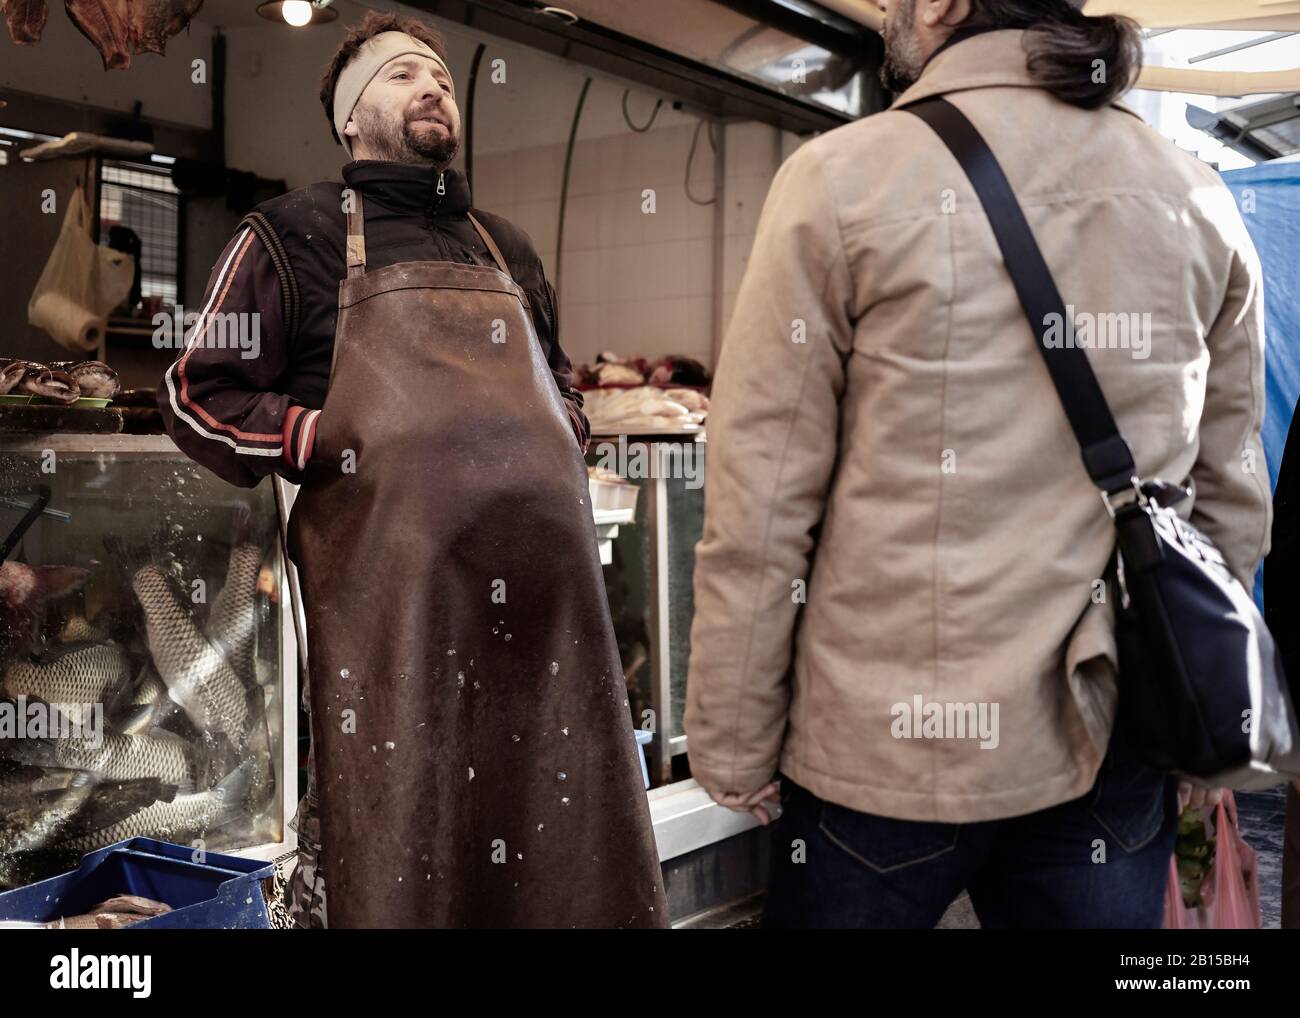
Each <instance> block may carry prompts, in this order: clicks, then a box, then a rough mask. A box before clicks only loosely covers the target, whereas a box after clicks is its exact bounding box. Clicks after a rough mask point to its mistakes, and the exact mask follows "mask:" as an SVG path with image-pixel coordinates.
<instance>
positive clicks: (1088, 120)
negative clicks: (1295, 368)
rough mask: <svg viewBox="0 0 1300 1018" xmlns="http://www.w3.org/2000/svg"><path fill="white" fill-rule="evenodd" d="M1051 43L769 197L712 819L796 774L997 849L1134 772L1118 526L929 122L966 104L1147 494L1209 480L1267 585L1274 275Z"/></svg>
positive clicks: (755, 256)
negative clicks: (1045, 58) (1267, 353)
mask: <svg viewBox="0 0 1300 1018" xmlns="http://www.w3.org/2000/svg"><path fill="white" fill-rule="evenodd" d="M1021 38H1022V33H1021V32H1019V31H1001V32H994V33H990V34H986V35H981V36H976V37H974V38H970V39H967V40H964V41H962V42H959V43H957V44H956V45H954V46H952V47H950V48H948V49H947V50H945V51H944V52H942V53H940V54H939V55H938V56H937V57H936V58H935V59H934V60H933V61H932V62H931V63H930V65H929V66H928V68H927V69H926V70H925V73H924V74H923V76H922V77H921V79H920V81H919V82H918V83H917V84H916V85H915V86H913V88H911V89H910V90H909V91H908V92H906V93H905V94H904V95H903V96H901V97H900V99H899V101H898V103H897V104H896V105H895V107H894V108H893V109H891V110H890V111H888V112H885V113H881V114H879V115H876V116H872V117H868V118H866V119H864V120H861V121H858V122H856V123H853V124H850V125H848V126H845V127H842V128H839V129H837V130H835V131H831V132H830V133H828V134H825V135H823V136H821V137H819V138H817V139H815V140H813V141H810V142H809V143H807V144H805V145H804V146H803V147H802V148H800V149H799V150H798V151H797V152H796V153H795V154H794V155H793V156H792V157H791V158H790V159H789V160H788V161H787V162H786V163H785V165H784V166H783V167H782V168H781V170H780V172H779V173H778V174H777V176H776V179H775V180H774V182H773V184H772V188H771V191H770V193H769V195H768V198H767V201H766V203H765V205H764V208H763V212H762V216H761V218H760V224H759V227H758V237H757V240H756V241H755V244H754V249H753V252H752V255H751V259H750V263H749V266H748V269H747V272H746V275H745V278H744V282H743V284H742V286H741V290H740V294H739V296H738V299H737V302H736V309H735V312H734V316H733V318H732V320H731V323H730V327H729V329H728V331H727V335H726V338H725V341H724V344H723V347H722V352H721V357H720V360H719V364H718V368H717V380H716V383H715V386H714V392H713V405H712V412H711V414H710V417H709V422H708V437H709V443H708V455H707V468H706V483H705V492H706V496H707V497H706V519H705V526H704V536H703V539H702V540H701V542H700V544H699V546H698V548H697V558H696V566H695V610H696V615H695V621H694V625H693V628H692V630H691V660H690V674H689V680H688V684H687V709H686V720H685V725H686V731H687V734H688V737H689V751H690V761H691V768H692V771H693V773H694V775H695V776H696V778H697V779H698V780H699V781H700V782H701V783H702V784H703V785H705V786H706V787H707V788H709V789H710V790H711V791H735V792H747V791H753V790H755V789H757V788H759V787H760V786H761V785H762V784H763V783H764V782H766V781H767V780H768V779H770V778H771V777H772V776H773V774H774V772H775V771H776V770H777V768H778V766H779V768H780V769H781V770H782V771H784V772H785V773H786V774H788V775H789V776H790V777H791V778H793V779H794V780H795V781H797V782H799V783H800V784H802V785H804V786H806V787H808V788H809V789H811V790H812V791H813V792H815V793H816V794H818V795H819V796H821V797H823V798H825V799H828V800H830V801H832V802H835V803H839V804H841V805H844V806H847V807H850V808H852V809H857V810H866V811H870V812H873V813H878V814H883V815H886V816H891V817H898V818H903V819H911V820H937V821H944V822H966V821H979V820H989V819H995V818H1000V817H1007V816H1014V815H1018V814H1023V813H1027V812H1030V811H1033V810H1037V809H1042V808H1045V807H1048V806H1051V805H1053V804H1056V803H1060V802H1063V801H1066V800H1068V799H1072V798H1075V797H1077V796H1080V795H1082V794H1083V793H1084V792H1086V791H1087V790H1088V788H1089V787H1090V786H1091V784H1092V782H1093V780H1094V777H1095V775H1096V772H1097V768H1098V766H1099V764H1100V762H1101V759H1102V756H1103V754H1104V752H1105V748H1106V745H1107V742H1108V740H1109V735H1110V730H1111V725H1112V720H1113V715H1114V703H1115V688H1116V686H1115V683H1116V672H1115V666H1114V662H1115V644H1114V632H1113V629H1114V613H1113V608H1112V606H1111V605H1110V604H1109V603H1106V602H1105V601H1102V602H1101V603H1097V597H1098V594H1097V591H1098V589H1099V584H1098V583H1097V581H1098V580H1099V579H1100V578H1101V577H1102V575H1103V573H1104V571H1105V568H1106V564H1107V560H1108V558H1109V557H1110V555H1111V551H1112V548H1113V544H1114V541H1113V530H1112V524H1111V521H1110V518H1109V517H1108V516H1107V513H1106V510H1105V508H1104V506H1103V503H1102V500H1101V498H1100V497H1099V495H1098V493H1097V491H1096V489H1095V488H1093V486H1092V485H1091V483H1090V482H1089V480H1088V476H1087V474H1086V473H1085V472H1084V468H1083V464H1082V461H1081V459H1080V454H1079V449H1078V446H1077V445H1076V443H1075V439H1074V437H1073V435H1072V433H1071V432H1070V430H1069V428H1068V426H1067V423H1066V419H1065V416H1064V413H1063V411H1062V409H1061V405H1060V403H1059V401H1058V399H1057V396H1056V393H1055V391H1054V390H1053V388H1052V386H1051V383H1050V381H1049V379H1048V375H1047V370H1046V368H1045V367H1044V365H1043V362H1042V356H1041V354H1040V353H1039V351H1038V349H1037V348H1036V346H1035V341H1034V338H1033V336H1032V334H1031V332H1030V328H1029V325H1028V323H1027V322H1026V320H1025V318H1024V315H1023V312H1022V311H1021V308H1020V306H1019V304H1018V303H1017V300H1016V297H1015V293H1014V291H1013V290H1012V287H1011V284H1010V282H1009V279H1008V277H1007V275H1006V270H1005V268H1004V266H1003V264H1002V261H1001V257H1000V255H999V253H998V250H997V247H996V244H995V241H994V238H993V234H992V232H991V230H990V228H989V226H988V221H987V219H986V218H985V216H984V213H983V211H982V209H981V207H980V204H979V201H978V199H977V198H976V197H975V194H974V191H973V190H972V188H971V186H970V184H969V183H968V181H967V179H966V177H965V175H964V173H963V172H962V170H961V168H960V167H959V166H958V164H957V163H956V161H955V160H954V159H953V158H952V157H951V155H950V154H949V153H948V151H947V149H946V148H945V147H944V145H943V143H942V142H941V141H940V140H939V139H938V137H937V136H936V135H934V134H933V133H932V132H931V130H930V128H929V127H927V126H926V125H925V124H923V123H922V122H921V121H920V120H918V119H917V118H915V117H913V116H912V115H911V114H908V113H906V112H902V111H901V109H900V107H904V106H906V105H907V104H908V103H909V102H912V101H915V100H917V99H920V98H922V97H925V96H930V95H936V94H945V95H947V96H948V98H949V99H950V100H951V101H952V102H953V103H954V104H955V105H957V106H958V107H960V109H961V110H962V111H963V112H964V113H965V114H966V115H967V116H968V117H969V118H970V119H971V120H972V121H973V122H974V124H975V126H976V127H977V128H978V129H979V130H980V131H981V133H983V135H984V136H985V138H986V139H987V140H988V142H989V145H990V146H991V147H992V149H993V151H994V152H995V153H996V155H997V157H998V159H999V160H1000V161H1001V163H1002V165H1003V167H1004V169H1005V171H1006V173H1007V176H1008V178H1009V179H1010V181H1011V184H1012V186H1013V187H1014V189H1015V191H1016V193H1017V195H1018V196H1019V198H1020V201H1021V203H1022V205H1023V206H1024V208H1025V212H1026V216H1027V218H1028V219H1029V222H1030V225H1031V226H1032V228H1033V230H1034V233H1035V235H1036V236H1037V238H1038V242H1039V244H1040V246H1041V247H1042V249H1043V253H1044V256H1045V257H1046V259H1047V262H1048V264H1049V265H1050V266H1051V268H1052V271H1053V273H1054V275H1055V277H1056V280H1057V283H1058V285H1059V288H1060V290H1061V293H1062V295H1063V297H1064V298H1065V300H1066V302H1067V303H1068V304H1070V305H1072V306H1073V312H1074V313H1075V315H1076V322H1075V323H1074V324H1075V326H1076V329H1077V332H1076V339H1075V342H1077V343H1078V344H1079V345H1082V346H1085V347H1086V346H1088V345H1089V344H1090V343H1091V344H1092V348H1091V349H1089V350H1088V355H1089V360H1090V362H1091V363H1092V365H1093V367H1094V369H1095V371H1096V373H1097V375H1098V378H1099V380H1100V382H1101V386H1102V389H1103V391H1104V393H1105V395H1106V397H1107V399H1108V400H1109V402H1110V405H1111V408H1112V409H1113V411H1114V413H1115V417H1116V419H1117V420H1118V422H1119V425H1120V428H1121V430H1122V432H1123V433H1124V435H1125V436H1126V437H1127V439H1128V440H1129V443H1130V445H1132V447H1133V450H1134V454H1135V456H1136V458H1137V464H1138V468H1139V470H1140V471H1141V473H1142V475H1143V476H1144V477H1147V476H1152V475H1155V476H1159V477H1162V478H1165V479H1168V480H1174V481H1184V480H1186V479H1189V478H1190V481H1191V482H1192V483H1193V484H1194V486H1195V503H1194V506H1193V507H1192V508H1191V513H1190V515H1191V518H1192V520H1193V521H1194V522H1195V523H1196V524H1197V525H1199V526H1200V527H1202V528H1203V529H1204V530H1205V531H1206V533H1207V534H1208V535H1209V536H1210V537H1211V538H1212V539H1214V540H1215V541H1216V542H1217V543H1218V544H1219V546H1220V547H1221V548H1222V550H1223V552H1224V554H1225V556H1226V557H1227V560H1228V562H1229V564H1230V565H1231V567H1232V569H1233V571H1234V573H1235V574H1236V575H1237V576H1238V577H1239V579H1240V580H1241V581H1242V582H1243V583H1245V584H1250V583H1251V582H1252V576H1253V574H1254V572H1255V569H1256V566H1257V565H1258V563H1259V561H1260V559H1261V558H1262V556H1263V555H1264V553H1265V551H1266V549H1267V543H1268V533H1269V523H1270V507H1269V487H1268V478H1267V473H1266V468H1265V464H1264V454H1263V449H1262V447H1261V445H1260V439H1259V429H1260V424H1261V421H1262V417H1263V412H1264V366H1263V349H1264V347H1263V343H1264V336H1263V306H1262V297H1261V274H1260V267H1259V262H1258V258H1257V256H1256V254H1255V251H1254V248H1253V247H1252V245H1251V242H1250V240H1249V238H1248V236H1247V234H1246V230H1245V228H1244V225H1243V223H1242V221H1241V218H1240V216H1239V215H1238V212H1237V210H1236V207H1235V205H1234V203H1233V199H1232V196H1231V195H1230V193H1229V192H1228V190H1227V189H1226V187H1225V186H1224V184H1223V182H1222V180H1221V179H1220V177H1219V176H1218V174H1217V173H1216V172H1215V171H1214V170H1213V169H1212V168H1211V167H1209V166H1207V165H1204V164H1202V163H1200V162H1199V161H1197V160H1196V159H1195V158H1193V157H1192V156H1190V155H1187V154H1185V153H1183V152H1180V151H1179V150H1177V149H1176V148H1175V147H1174V146H1173V145H1172V144H1171V143H1170V142H1168V141H1166V140H1165V139H1163V138H1162V137H1160V136H1159V135H1158V134H1156V133H1155V132H1154V131H1152V130H1151V129H1150V128H1149V127H1148V126H1147V125H1146V124H1145V123H1144V122H1143V121H1142V120H1141V119H1140V118H1138V117H1137V116H1136V115H1135V114H1133V113H1132V112H1130V111H1129V110H1127V109H1125V108H1124V107H1122V106H1114V107H1110V108H1106V109H1104V110H1101V111H1095V112H1089V111H1085V110H1082V109H1078V108H1076V107H1073V106H1070V105H1067V104H1065V103H1063V102H1060V101H1058V100H1056V99H1054V98H1053V97H1052V96H1051V95H1049V94H1048V93H1047V92H1045V91H1043V90H1041V89H1038V88H1036V87H1034V86H1033V85H1032V83H1031V81H1030V78H1029V75H1028V72H1027V70H1026V68H1025V60H1024V54H1023V51H1022V48H1021ZM1116 313H1119V314H1123V315H1125V317H1124V318H1123V319H1118V318H1114V317H1111V318H1105V319H1103V318H1090V317H1089V316H1095V315H1104V314H1109V315H1112V316H1113V315H1114V314H1116ZM1130 316H1131V317H1130ZM1143 316H1147V317H1145V318H1144V317H1143ZM1130 324H1131V325H1132V326H1133V330H1132V331H1131V332H1129V333H1127V334H1125V333H1124V332H1122V331H1121V326H1122V325H1130ZM1089 337H1092V338H1091V339H1090V338H1089ZM1102 344H1107V345H1108V347H1109V348H1106V349H1101V348H1099V347H1100V346H1101V345H1102ZM819 521H820V532H819V533H818V532H817V530H816V527H817V525H818V523H819ZM805 601H806V603H803V602H805ZM932 705H938V706H937V707H934V706H932ZM981 705H983V706H981ZM918 708H919V710H918ZM935 710H941V711H942V712H943V715H944V722H945V723H944V724H942V725H940V724H938V723H937V722H935V721H934V711H935ZM927 719H928V720H929V723H926V722H927ZM962 722H964V723H965V724H966V727H965V729H963V727H962V724H961V723H962ZM981 723H982V724H981ZM981 729H982V731H981Z"/></svg>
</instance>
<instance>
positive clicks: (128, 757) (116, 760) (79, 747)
mask: <svg viewBox="0 0 1300 1018" xmlns="http://www.w3.org/2000/svg"><path fill="white" fill-rule="evenodd" d="M52 741H53V742H54V744H55V745H54V760H55V762H56V763H57V764H58V765H59V766H60V767H70V768H76V769H80V770H86V771H93V772H95V773H96V774H98V775H99V776H100V777H102V778H106V779H108V780H110V781H130V780H132V779H134V778H161V779H162V780H163V781H165V782H167V783H168V784H169V785H177V786H179V787H181V788H189V787H191V786H192V785H193V783H194V772H193V768H192V767H191V766H190V760H189V756H188V754H187V753H186V748H185V743H184V740H182V739H178V738H164V739H158V738H151V737H149V736H144V735H113V736H110V737H108V738H106V739H104V740H103V743H102V744H101V745H99V746H98V747H96V746H92V745H91V744H90V743H88V742H86V740H84V739H55V740H52Z"/></svg>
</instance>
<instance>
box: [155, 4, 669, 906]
mask: <svg viewBox="0 0 1300 1018" xmlns="http://www.w3.org/2000/svg"><path fill="white" fill-rule="evenodd" d="M321 100H322V103H323V104H324V107H325V113H326V117H327V118H328V119H329V121H330V125H331V129H332V130H333V132H334V136H335V138H336V139H337V140H338V141H339V142H340V143H341V144H342V145H343V147H344V148H345V149H346V150H347V152H348V154H349V155H350V156H352V157H353V160H352V161H351V162H349V163H348V164H347V165H346V166H344V167H343V179H344V183H342V184H340V183H337V182H333V181H329V182H321V183H316V184H311V185H309V186H307V187H303V188H299V189H298V190H295V191H292V192H290V193H289V194H287V195H284V196H283V197H280V198H275V199H273V200H271V201H268V202H263V203H262V204H261V205H259V206H258V208H257V210H256V213H255V214H253V215H251V216H249V217H247V218H246V220H245V224H244V225H242V226H241V228H240V230H239V231H238V232H237V234H236V236H235V238H234V239H233V240H232V241H231V243H230V244H229V245H228V247H227V249H226V251H225V252H224V253H223V255H222V257H221V259H220V260H219V261H218V263H217V266H216V267H215V269H214V271H213V274H212V279H211V281H210V283H209V286H208V292H207V294H206V295H205V298H204V309H203V318H202V319H200V321H199V322H198V324H197V325H196V327H195V329H194V331H193V333H191V335H190V336H189V337H188V340H187V348H186V350H185V352H184V353H183V354H182V355H181V356H180V357H179V358H178V359H177V361H176V363H175V364H174V365H173V366H172V367H171V368H170V369H169V370H168V372H167V374H166V377H165V378H164V379H163V383H162V384H161V385H160V386H159V390H158V397H159V405H160V406H161V407H162V409H163V412H164V414H165V415H166V418H167V425H168V430H169V432H170V433H171V435H172V436H173V438H175V440H176V442H177V443H178V444H179V445H180V447H181V448H182V449H184V450H185V451H186V452H187V453H189V454H190V455H191V456H193V457H194V458H195V459H197V460H198V461H199V462H201V463H204V464H206V465H208V466H209V467H211V468H212V469H213V470H214V471H216V472H217V473H219V474H221V475H222V476H223V477H225V478H227V479H228V480H230V481H233V482H235V483H239V484H249V485H251V484H255V483H256V482H257V480H258V478H259V477H260V476H262V475H264V474H266V473H269V472H272V471H274V472H277V473H281V474H283V475H284V476H286V477H288V478H289V479H291V480H296V481H299V482H301V485H302V487H301V490H300V492H299V494H298V496H297V500H296V502H295V503H294V507H293V513H292V516H291V518H290V521H289V533H288V539H289V550H290V553H291V555H292V557H293V559H294V561H295V562H296V563H297V565H298V567H299V573H300V576H301V579H302V585H303V591H304V602H305V607H306V619H307V637H308V641H307V642H308V649H309V652H310V653H309V657H308V664H309V668H310V673H311V674H310V691H311V702H312V704H313V709H312V711H311V715H312V717H311V722H312V724H311V728H312V751H313V755H314V760H313V762H314V772H315V775H316V778H317V779H318V781H315V782H313V787H312V788H310V789H309V792H308V796H307V799H306V800H305V803H304V805H303V807H301V808H300V815H299V818H298V819H299V822H300V823H299V826H300V828H301V829H305V830H306V831H307V834H308V837H307V838H305V839H304V841H305V843H306V844H307V846H308V847H307V849H306V850H305V851H304V853H303V855H305V856H306V858H303V859H302V860H301V861H302V863H303V865H301V866H300V869H299V871H298V874H297V876H298V879H297V881H296V885H295V886H296V888H297V894H296V899H297V901H296V910H297V911H298V912H299V913H300V914H302V913H305V912H307V911H311V912H312V913H313V914H314V918H315V920H316V922H317V923H319V921H320V920H321V919H322V918H325V919H327V920H328V924H329V926H331V927H375V926H386V927H414V926H426V927H427V926H435V927H444V926H494V927H514V926H545V927H570V926H621V927H627V926H664V925H666V923H667V921H668V917H667V915H666V907H665V903H664V894H663V890H662V888H661V880H660V876H659V867H658V859H657V855H656V852H655V846H654V841H653V836H652V832H651V829H650V821H649V810H648V806H647V802H646V797H645V793H644V790H643V788H642V785H641V781H640V770H639V766H638V763H637V760H636V753H637V749H636V746H635V741H634V739H633V732H632V725H631V720H630V717H629V713H628V708H627V701H626V698H625V692H624V690H623V689H622V682H621V679H622V669H621V667H620V666H619V659H618V648H617V645H616V643H615V640H614V634H613V630H612V627H611V624H610V618H609V609H608V605H607V603H606V601H605V591H604V586H603V580H602V576H601V568H600V562H599V556H598V554H597V549H596V546H595V537H594V530H593V527H592V521H591V515H590V508H589V505H588V501H589V500H588V499H587V474H586V470H585V467H584V465H583V462H582V457H581V455H580V453H579V446H580V445H581V444H583V443H585V440H586V434H587V432H586V423H585V420H584V419H583V417H582V414H581V409H580V408H581V398H580V397H579V395H578V394H577V393H576V392H574V391H573V389H572V388H571V387H570V384H569V362H568V359H567V358H566V357H565V355H564V353H563V351H562V350H561V349H560V346H559V344H558V342H557V340H556V335H555V327H556V320H555V298H554V293H553V291H552V289H551V287H550V286H549V284H548V283H547V282H546V279H545V277H544V276H543V273H542V266H541V262H540V260H539V259H538V256H537V254H536V252H535V251H534V250H533V247H532V245H531V243H530V242H529V240H528V238H527V237H526V236H525V235H524V233H523V231H521V230H519V229H518V228H517V227H515V226H513V225H511V224H510V223H508V222H506V221H505V220H504V219H501V218H500V217H498V216H493V215H489V214H488V213H486V212H480V211H478V210H472V209H471V208H470V195H469V190H468V187H467V186H466V183H465V179H464V177H462V176H461V175H460V174H459V173H457V172H456V171H454V170H451V169H449V168H448V167H449V164H450V162H451V160H452V157H453V156H454V155H455V153H456V149H457V145H458V142H459V139H460V115H459V111H458V109H457V106H456V100H455V90H454V84H453V81H452V77H451V72H450V71H449V69H448V67H447V62H446V54H445V49H444V45H443V40H442V38H441V36H440V35H439V34H438V33H437V32H436V31H433V30H432V29H430V28H429V27H428V26H426V25H424V24H423V23H422V22H420V21H416V20H408V19H403V18H399V17H397V16H394V15H391V14H377V13H373V12H372V13H370V14H368V15H367V16H366V19H365V20H364V21H363V22H362V23H361V25H360V26H358V27H355V28H353V29H352V30H351V31H350V32H349V33H348V35H347V37H346V38H345V39H344V41H343V44H342V45H341V46H340V47H339V50H338V53H337V55H336V56H335V58H334V60H333V62H332V63H331V65H330V67H329V69H328V71H327V72H326V74H325V77H324V80H323V83H322V87H321ZM340 280H342V282H341V284H340ZM231 312H234V313H237V314H239V313H243V314H252V313H254V312H256V313H258V314H260V315H261V316H262V317H261V326H260V330H259V332H260V349H258V350H257V351H256V355H255V356H252V357H245V356H244V353H245V351H243V350H241V349H239V348H233V349H232V348H230V347H229V346H224V347H223V346H221V345H218V344H216V343H212V344H209V342H208V340H209V338H210V335H211V334H212V333H213V332H214V331H215V330H214V329H213V328H212V324H213V323H215V322H216V321H218V320H219V319H218V318H217V316H220V315H224V314H227V313H231ZM575 439H576V441H575ZM317 798H318V799H319V837H320V852H319V858H315V857H314V856H313V854H312V852H311V848H312V847H313V846H312V845H311V837H310V835H311V833H312V829H313V828H314V827H315V824H316V822H317V818H316V817H315V816H314V815H313V807H314V805H315V801H316V799H317ZM322 877H323V879H324V885H325V887H326V888H327V894H326V895H325V896H324V900H323V901H322V899H321V896H320V894H319V891H320V882H321V878H322ZM308 896H310V898H309V900H306V901H304V900H303V899H304V898H307V897H308ZM322 905H323V906H324V907H323V908H322ZM321 913H323V917H322V915H321ZM304 921H306V920H304Z"/></svg>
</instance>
